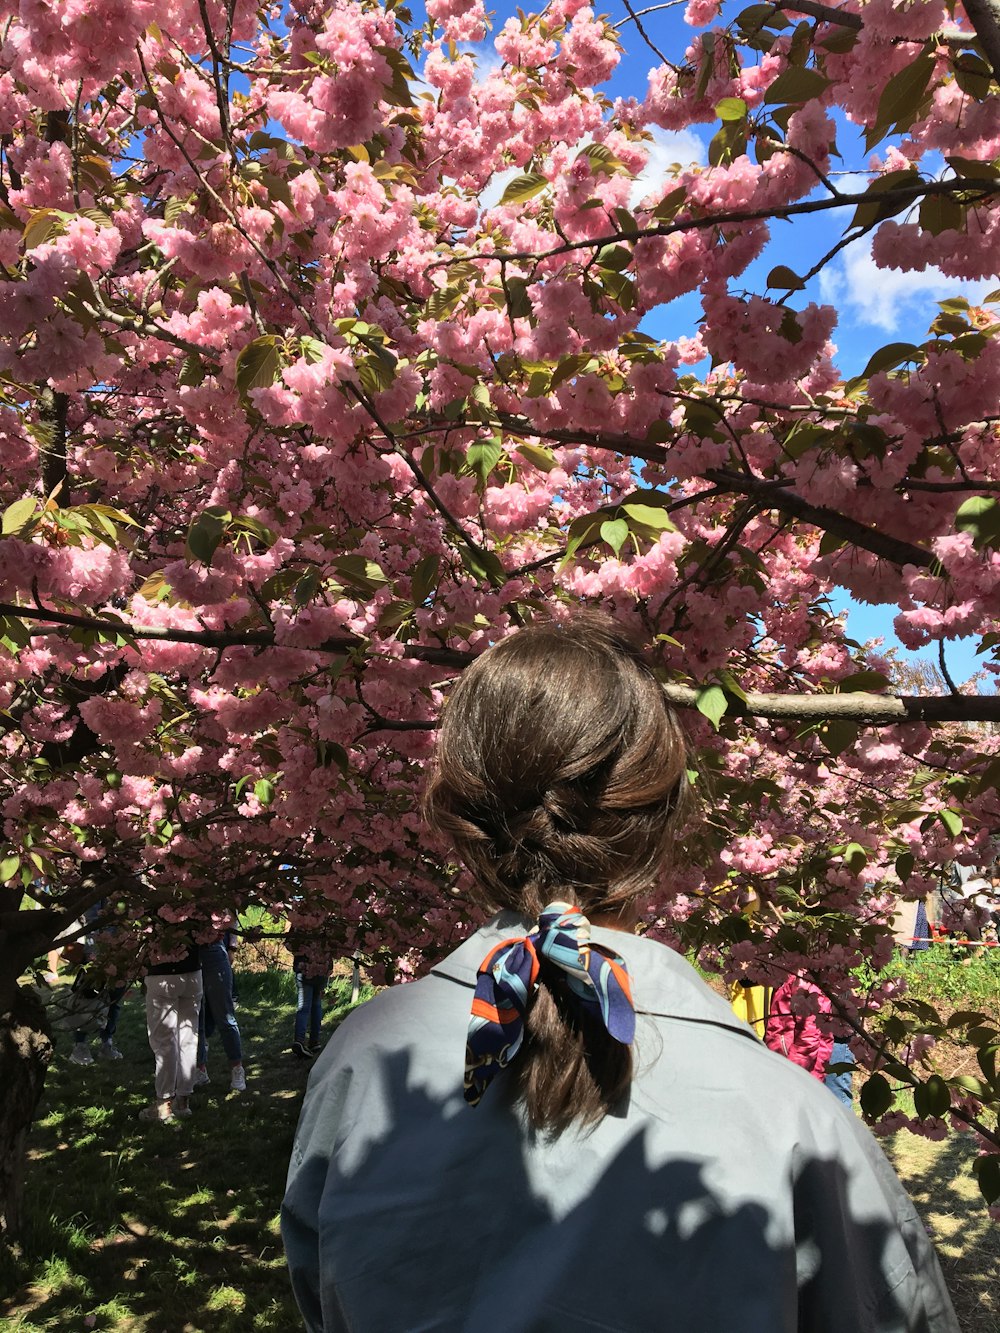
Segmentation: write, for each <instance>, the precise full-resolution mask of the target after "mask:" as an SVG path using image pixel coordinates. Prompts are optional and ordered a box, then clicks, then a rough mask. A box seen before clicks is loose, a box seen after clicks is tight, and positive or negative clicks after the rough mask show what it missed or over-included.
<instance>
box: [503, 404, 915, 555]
mask: <svg viewBox="0 0 1000 1333" xmlns="http://www.w3.org/2000/svg"><path fill="white" fill-rule="evenodd" d="M499 420H500V423H501V425H502V426H503V429H504V430H506V431H509V432H510V433H511V434H520V435H525V436H532V437H534V438H536V439H547V440H552V441H553V442H554V443H562V444H575V445H581V444H583V445H587V446H588V447H590V448H593V449H610V450H613V451H615V452H618V453H624V454H630V455H632V456H633V457H635V458H644V459H646V460H647V462H651V463H661V464H666V463H667V461H668V451H667V450H666V449H665V448H664V447H663V445H659V444H654V445H647V444H644V443H643V442H642V441H641V440H634V439H631V438H630V437H628V436H625V435H593V436H589V437H587V436H585V435H584V434H583V433H582V432H580V431H560V430H550V431H542V430H539V429H538V428H537V427H535V426H532V425H531V423H530V422H520V421H518V419H517V418H516V417H506V416H501V417H500V418H499ZM701 476H702V477H703V478H704V480H705V481H710V482H711V483H712V484H713V485H714V486H715V487H716V488H717V490H718V491H721V492H728V493H730V494H736V495H746V496H753V497H755V498H759V499H760V500H762V501H763V503H762V505H761V508H765V509H777V510H779V512H781V513H783V514H789V515H791V516H792V517H793V518H801V519H803V520H804V521H805V522H806V523H811V524H812V525H813V527H816V528H820V529H821V530H822V531H823V532H831V533H833V534H834V536H836V537H843V539H844V540H845V541H848V542H850V543H851V544H852V545H854V546H857V547H860V548H861V549H862V550H865V551H870V552H871V553H872V555H877V556H879V557H880V558H881V559H883V560H890V561H892V563H893V564H895V565H917V566H918V567H919V568H921V569H928V568H930V566H932V565H933V564H934V556H933V555H931V554H930V552H928V551H925V550H922V549H921V547H919V546H914V545H913V544H912V543H911V542H906V541H903V540H902V539H901V538H899V537H890V536H889V535H888V534H886V533H884V532H879V531H878V529H876V528H869V527H866V526H865V525H864V524H863V523H859V522H858V521H857V519H853V518H848V517H847V515H846V514H841V513H838V511H837V510H835V509H828V508H826V506H825V505H814V504H810V503H809V501H808V500H804V499H803V498H802V497H801V496H799V495H796V494H795V493H794V492H793V491H790V490H789V489H788V485H789V484H790V483H786V482H785V481H783V480H781V479H780V478H779V479H778V480H777V481H771V480H766V479H764V478H763V477H755V476H752V475H751V474H749V473H745V472H731V471H728V470H726V469H722V468H708V469H706V471H704V472H703V473H701Z"/></svg>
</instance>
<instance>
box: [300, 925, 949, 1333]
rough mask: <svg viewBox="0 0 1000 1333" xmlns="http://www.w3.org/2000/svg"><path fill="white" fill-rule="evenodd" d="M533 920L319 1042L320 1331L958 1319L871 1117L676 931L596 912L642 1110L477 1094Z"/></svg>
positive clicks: (304, 1275) (757, 1331)
mask: <svg viewBox="0 0 1000 1333" xmlns="http://www.w3.org/2000/svg"><path fill="white" fill-rule="evenodd" d="M529 928H530V923H527V922H524V921H522V920H521V919H520V918H517V917H514V916H511V915H509V914H508V915H507V916H503V917H500V918H497V920H496V921H495V922H494V923H492V924H491V925H490V926H489V927H487V928H486V929H484V930H481V931H479V932H478V933H477V934H475V935H474V936H473V937H472V938H471V939H469V940H467V941H466V943H465V944H463V945H462V946H461V947H460V948H459V949H458V950H457V951H456V952H455V953H453V954H452V955H451V956H450V957H449V958H447V959H445V961H444V962H443V963H441V964H440V965H439V966H438V967H436V968H435V969H434V970H433V971H432V972H431V973H430V975H429V976H427V977H425V978H424V979H423V980H421V981H418V982H415V983H414V984H412V985H408V986H402V987H396V988H394V989H392V990H388V991H385V992H384V993H382V994H381V995H379V996H378V997H376V998H375V999H373V1000H371V1001H369V1002H368V1003H367V1004H366V1005H364V1006H362V1008H360V1009H358V1010H356V1011H355V1012H354V1013H353V1014H352V1015H351V1016H350V1017H349V1018H348V1019H347V1020H346V1021H345V1022H344V1023H343V1024H342V1026H341V1027H340V1028H339V1029H338V1031H337V1032H336V1034H335V1036H334V1037H333V1039H332V1040H331V1041H330V1043H329V1045H328V1046H327V1048H326V1050H325V1051H324V1052H323V1055H322V1057H321V1058H320V1059H319V1060H318V1061H317V1064H316V1066H315V1068H314V1070H313V1071H312V1074H311V1077H310V1080H309V1089H308V1092H307V1094H306V1099H305V1104H304V1106H303V1109H302V1117H301V1119H300V1121H299V1127H298V1132H297V1135H296V1140H295V1147H294V1150H293V1155H292V1161H291V1166H290V1169H289V1174H288V1188H287V1193H286V1195H285V1200H284V1204H283V1207H282V1231H283V1235H284V1239H285V1247H286V1251H287V1255H288V1266H289V1269H290V1271H291V1276H292V1283H293V1286H294V1289H295V1295H296V1298H297V1300H298V1302H299V1307H300V1309H301V1310H302V1314H303V1317H304V1319H305V1324H306V1327H307V1328H308V1329H309V1330H310V1333H319V1331H320V1330H322V1333H340V1331H341V1330H351V1333H417V1330H420V1331H421V1333H424V1331H429V1330H441V1331H442V1333H443V1331H445V1330H447V1331H448V1333H458V1330H463V1333H473V1330H474V1331H475V1333H486V1330H496V1333H529V1330H530V1333H542V1330H550V1331H551V1333H584V1331H585V1330H586V1333H594V1331H595V1330H614V1331H615V1333H625V1331H626V1330H628V1331H631V1333H640V1331H641V1333H647V1331H648V1333H652V1331H653V1330H670V1331H671V1333H958V1323H957V1322H956V1319H955V1316H954V1314H953V1312H952V1308H951V1303H950V1301H949V1298H948V1294H947V1292H946V1290H945V1287H944V1283H943V1281H942V1278H941V1273H940V1270H939V1268H938V1264H937V1260H936V1258H935V1256H934V1252H933V1250H932V1248H931V1246H930V1243H929V1241H928V1239H927V1235H926V1233H925V1231H924V1228H923V1226H922V1224H921V1222H920V1220H919V1219H918V1217H917V1216H916V1213H915V1212H914V1209H913V1206H912V1204H911V1203H910V1200H909V1199H908V1198H907V1196H906V1194H905V1193H904V1191H903V1189H902V1188H901V1186H900V1184H899V1182H898V1180H897V1179H896V1176H895V1175H894V1173H893V1171H892V1168H891V1167H890V1166H889V1164H888V1162H887V1161H886V1159H885V1157H884V1156H883V1154H882V1151H881V1149H880V1148H879V1146H878V1144H877V1143H876V1142H875V1140H874V1139H873V1138H872V1136H871V1135H870V1133H869V1132H868V1130H867V1129H866V1128H865V1127H864V1125H862V1124H861V1123H860V1122H859V1121H858V1120H857V1119H856V1118H855V1117H854V1116H853V1115H852V1114H851V1113H850V1112H849V1111H848V1110H847V1109H846V1108H844V1107H843V1106H841V1105H840V1104H839V1103H838V1102H837V1100H836V1098H835V1097H833V1096H832V1095H831V1094H830V1092H828V1091H827V1089H826V1088H824V1087H823V1086H822V1084H820V1083H818V1082H817V1081H816V1080H815V1079H813V1078H810V1076H809V1075H808V1074H806V1073H804V1072H803V1071H802V1070H801V1069H798V1068H796V1067H795V1066H794V1065H792V1064H790V1063H789V1062H787V1061H786V1060H783V1059H782V1058H781V1057H780V1056H777V1055H774V1054H772V1053H771V1052H770V1051H768V1050H767V1049H766V1047H764V1046H763V1045H761V1043H760V1042H758V1041H757V1040H756V1038H755V1037H754V1036H753V1035H752V1034H751V1032H750V1030H749V1028H747V1027H746V1025H745V1024H744V1023H742V1022H741V1021H740V1020H739V1019H738V1018H736V1017H735V1015H734V1014H733V1013H732V1011H731V1010H730V1008H729V1006H728V1005H727V1004H726V1003H725V1001H724V1000H722V999H720V998H719V996H717V995H715V994H714V993H713V992H712V991H711V990H710V989H709V988H708V987H707V986H706V985H705V984H704V983H703V982H702V981H701V979H700V978H699V977H698V975H697V973H696V972H695V971H694V970H693V969H692V968H691V967H690V966H689V965H688V964H687V963H686V962H685V961H684V959H682V958H681V957H679V956H678V955H677V954H676V953H673V952H672V951H671V950H670V949H667V948H665V947H664V946H663V945H660V944H657V943H655V942H654V941H652V940H647V939H641V938H637V937H635V936H630V935H625V934H621V933H618V932H611V931H605V930H600V929H595V930H594V932H593V935H594V939H595V941H596V942H598V943H602V944H605V945H607V946H608V947H610V948H613V949H614V950H616V951H617V952H618V953H620V954H621V955H622V956H623V957H624V958H625V960H626V962H627V964H628V967H629V971H630V973H631V976H632V982H633V994H634V997H635V1001H636V1009H637V1012H638V1022H637V1032H636V1048H635V1049H636V1065H637V1074H636V1077H635V1080H634V1082H633V1085H632V1089H631V1094H630V1098H629V1104H628V1107H627V1108H626V1109H625V1110H624V1111H623V1113H622V1114H621V1115H616V1116H608V1117H607V1118H606V1119H605V1120H603V1121H602V1122H601V1124H599V1125H598V1126H597V1127H596V1128H595V1129H593V1130H590V1131H583V1130H581V1131H577V1130H570V1131H567V1132H565V1133H563V1134H561V1135H559V1136H557V1137H555V1138H552V1137H546V1136H540V1135H533V1134H531V1133H530V1132H528V1131H527V1130H526V1129H525V1127H524V1124H523V1121H522V1119H521V1117H520V1115H519V1112H518V1108H517V1106H516V1104H515V1103H513V1102H512V1100H511V1088H510V1080H509V1079H507V1078H506V1077H505V1076H504V1075H503V1074H501V1075H500V1076H499V1077H498V1078H497V1080H496V1081H495V1082H494V1083H493V1085H492V1086H491V1087H490V1088H489V1090H488V1092H487V1093H486V1095H485V1097H484V1099H483V1101H482V1103H481V1104H480V1105H479V1106H478V1107H475V1108H471V1107H468V1106H466V1105H465V1103H464V1102H463V1100H462V1074H463V1063H464V1055H465V1036H466V1029H467V1026H468V1020H469V1009H470V1005H471V1001H472V992H473V988H474V986H475V978H476V969H477V967H478V965H479V963H480V962H481V961H482V959H483V957H484V955H485V954H486V953H487V952H488V950H489V949H490V948H491V947H492V945H493V944H495V943H497V942H499V941H500V940H502V939H506V938H509V937H510V936H511V935H521V934H524V933H525V931H526V930H527V929H529Z"/></svg>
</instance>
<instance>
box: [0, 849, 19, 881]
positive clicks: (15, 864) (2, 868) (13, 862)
mask: <svg viewBox="0 0 1000 1333" xmlns="http://www.w3.org/2000/svg"><path fill="white" fill-rule="evenodd" d="M20 868H21V858H20V857H19V856H5V857H4V858H3V860H2V861H0V884H6V883H7V881H8V880H9V879H13V878H14V876H15V875H16V874H17V872H18V871H19V870H20Z"/></svg>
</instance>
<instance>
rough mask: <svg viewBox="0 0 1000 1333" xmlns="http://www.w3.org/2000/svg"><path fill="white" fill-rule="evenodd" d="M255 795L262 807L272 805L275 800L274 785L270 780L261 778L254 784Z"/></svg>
mask: <svg viewBox="0 0 1000 1333" xmlns="http://www.w3.org/2000/svg"><path fill="white" fill-rule="evenodd" d="M253 794H254V796H256V797H257V800H258V801H260V803H261V805H270V804H271V802H272V801H273V800H274V783H273V782H272V781H271V780H270V778H260V779H259V780H258V781H257V782H255V783H254V784H253Z"/></svg>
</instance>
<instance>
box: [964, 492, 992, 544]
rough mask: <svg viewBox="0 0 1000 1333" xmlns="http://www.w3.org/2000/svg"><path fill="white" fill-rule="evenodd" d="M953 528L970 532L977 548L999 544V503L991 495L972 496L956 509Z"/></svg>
mask: <svg viewBox="0 0 1000 1333" xmlns="http://www.w3.org/2000/svg"><path fill="white" fill-rule="evenodd" d="M955 527H956V528H957V529H958V530H959V532H971V533H972V536H973V539H974V541H975V543H976V545H977V546H994V545H996V544H997V543H998V542H1000V503H998V502H997V501H996V499H994V497H993V496H992V495H973V496H972V497H971V498H970V499H968V500H966V501H965V502H964V504H961V505H960V506H959V508H958V512H957V513H956V515H955Z"/></svg>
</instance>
